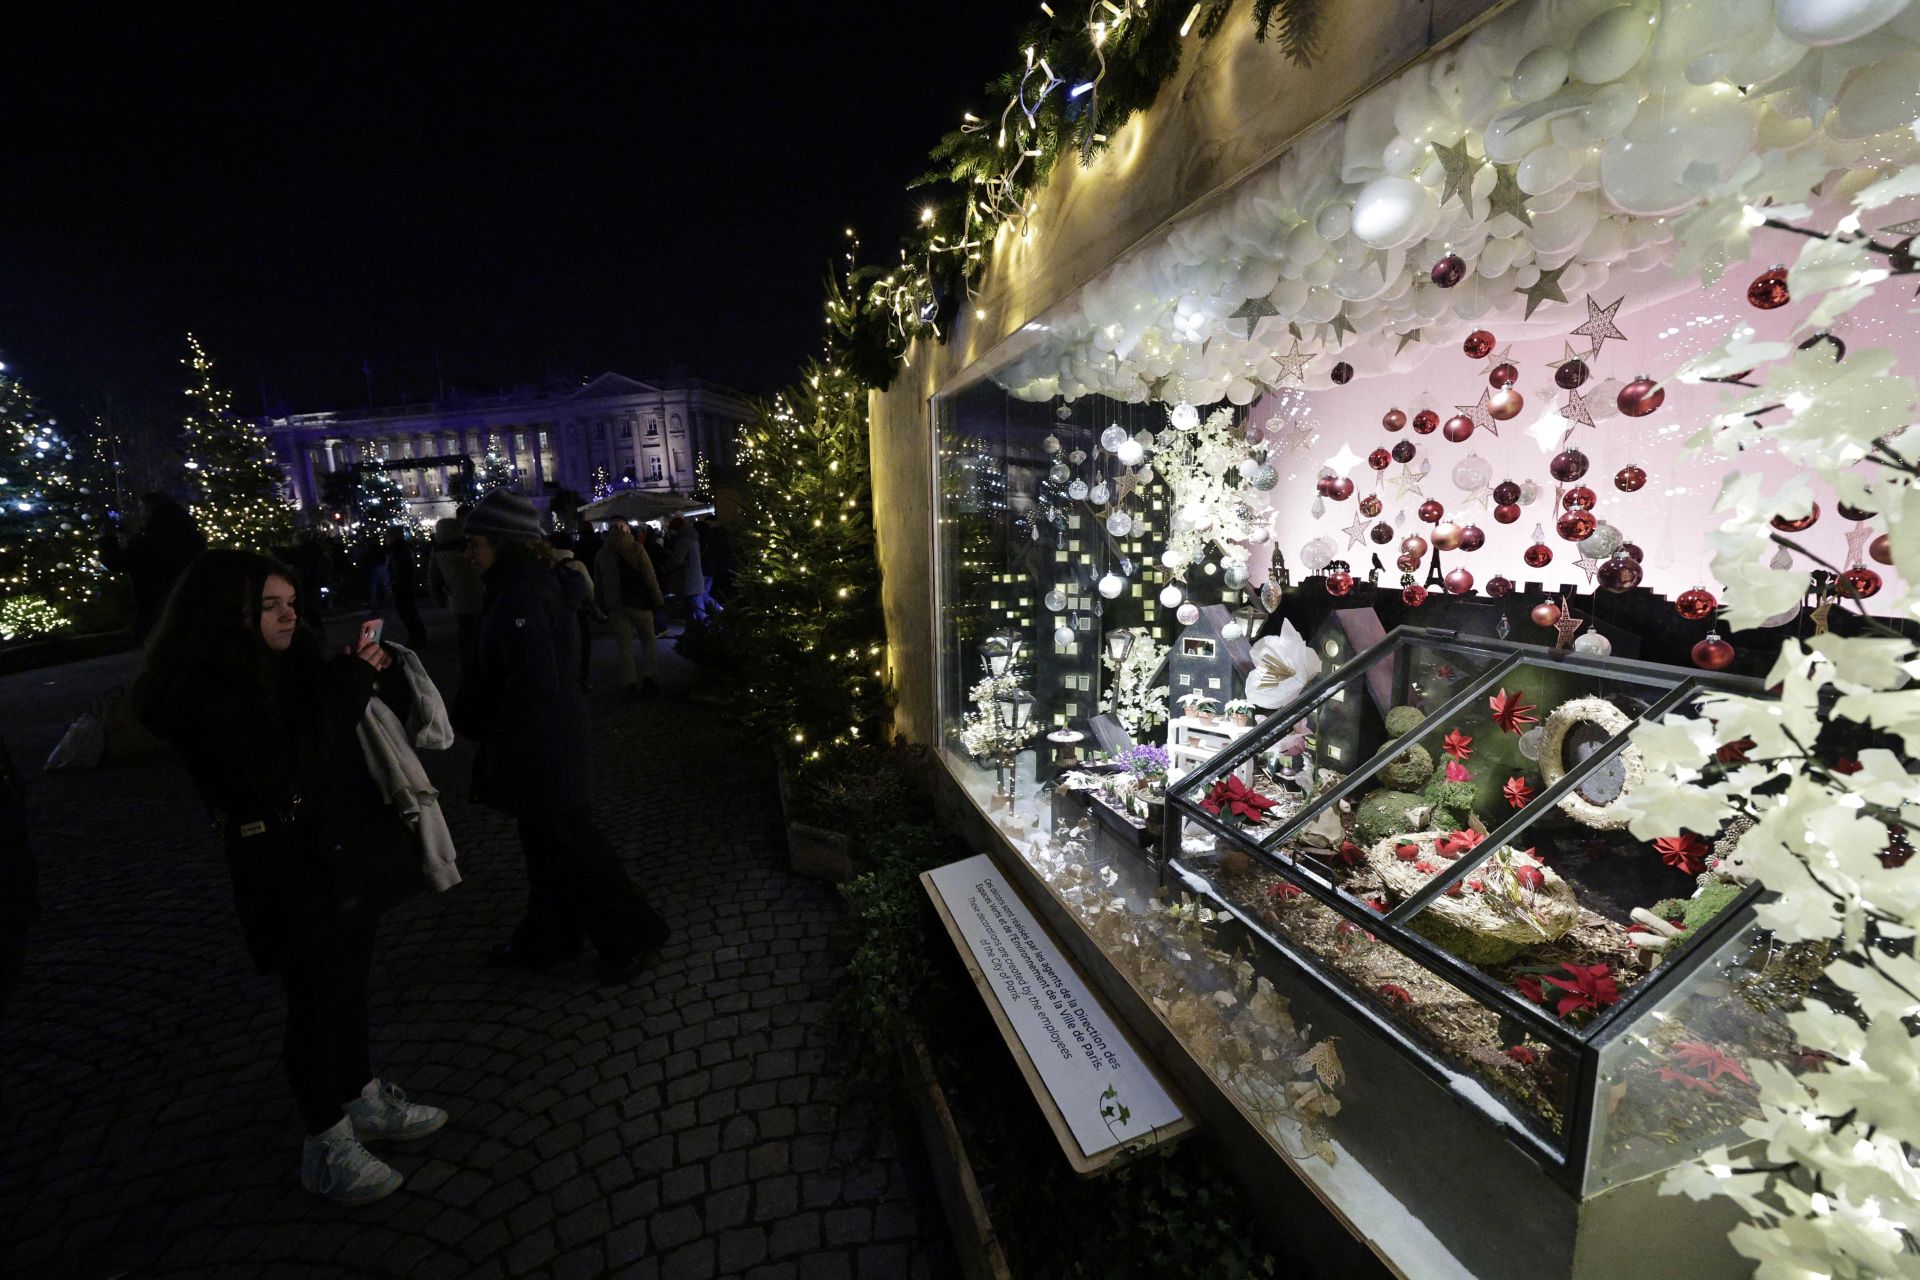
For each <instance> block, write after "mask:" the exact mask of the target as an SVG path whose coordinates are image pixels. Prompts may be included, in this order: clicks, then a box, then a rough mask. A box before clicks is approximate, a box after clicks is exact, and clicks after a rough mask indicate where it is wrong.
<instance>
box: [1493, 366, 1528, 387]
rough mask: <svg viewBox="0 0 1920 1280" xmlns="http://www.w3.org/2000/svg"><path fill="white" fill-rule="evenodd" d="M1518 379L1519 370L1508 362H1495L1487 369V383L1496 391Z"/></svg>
mask: <svg viewBox="0 0 1920 1280" xmlns="http://www.w3.org/2000/svg"><path fill="white" fill-rule="evenodd" d="M1518 381H1520V371H1519V370H1518V369H1516V368H1514V367H1513V366H1512V365H1510V364H1497V365H1495V366H1493V368H1491V369H1489V370H1487V385H1488V386H1490V387H1492V388H1493V389H1494V390H1495V391H1498V390H1499V389H1500V388H1502V387H1510V386H1512V385H1513V384H1514V383H1516V382H1518Z"/></svg>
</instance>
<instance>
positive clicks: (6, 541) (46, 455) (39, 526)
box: [0, 373, 98, 639]
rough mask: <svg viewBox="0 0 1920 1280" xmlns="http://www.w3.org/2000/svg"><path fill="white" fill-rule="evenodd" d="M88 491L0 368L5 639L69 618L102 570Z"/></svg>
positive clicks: (0, 568) (68, 455) (0, 622)
mask: <svg viewBox="0 0 1920 1280" xmlns="http://www.w3.org/2000/svg"><path fill="white" fill-rule="evenodd" d="M88 497H89V495H88V493H87V489H86V486H85V485H84V482H83V481H82V479H81V477H80V472H79V467H78V464H77V463H76V461H75V459H74V456H73V451H72V449H70V448H69V447H68V445H67V442H66V441H65V440H64V439H63V438H62V437H61V436H60V433H59V432H57V431H56V430H54V424H53V423H52V422H48V421H43V420H41V419H40V417H39V416H38V415H37V414H36V413H35V412H34V408H33V398H32V397H31V396H29V395H28V394H27V392H26V389H25V388H23V387H22V386H21V385H20V384H19V383H18V382H16V381H15V380H14V379H13V378H11V377H8V376H6V375H5V374H4V373H0V639H14V638H17V637H23V636H34V635H44V634H46V633H47V632H50V631H55V630H58V629H60V628H62V627H65V626H69V625H71V623H72V622H73V620H74V618H75V616H76V614H77V613H78V611H79V609H80V607H81V606H82V605H84V604H85V603H86V601H87V598H88V596H89V593H90V584H91V583H92V581H93V579H94V577H95V576H96V575H97V573H98V566H97V564H96V562H95V560H94V557H93V550H92V544H93V537H94V529H93V522H92V517H91V515H90V513H88V512H87V511H86V510H84V508H85V507H86V506H87V505H89V504H88Z"/></svg>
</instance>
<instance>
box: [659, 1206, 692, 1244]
mask: <svg viewBox="0 0 1920 1280" xmlns="http://www.w3.org/2000/svg"><path fill="white" fill-rule="evenodd" d="M699 1234H700V1213H699V1211H698V1210H697V1209H694V1208H693V1207H691V1206H690V1205H681V1206H680V1207H678V1208H676V1209H665V1210H662V1211H661V1212H659V1213H656V1214H654V1215H653V1247H654V1248H656V1249H672V1248H674V1247H675V1246H677V1245H683V1244H685V1243H686V1242H687V1241H689V1240H692V1239H694V1238H695V1237H697V1236H698V1235H699Z"/></svg>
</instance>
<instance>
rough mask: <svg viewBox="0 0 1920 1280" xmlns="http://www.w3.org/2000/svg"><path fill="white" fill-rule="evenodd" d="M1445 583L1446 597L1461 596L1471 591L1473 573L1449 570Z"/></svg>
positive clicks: (1462, 570) (1470, 571) (1467, 570)
mask: <svg viewBox="0 0 1920 1280" xmlns="http://www.w3.org/2000/svg"><path fill="white" fill-rule="evenodd" d="M1445 582H1446V584H1447V594H1448V595H1450V596H1463V595H1465V594H1467V592H1469V591H1471V590H1473V572H1472V570H1469V569H1449V570H1447V576H1446V579H1445Z"/></svg>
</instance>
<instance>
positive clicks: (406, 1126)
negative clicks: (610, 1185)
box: [133, 551, 447, 1205]
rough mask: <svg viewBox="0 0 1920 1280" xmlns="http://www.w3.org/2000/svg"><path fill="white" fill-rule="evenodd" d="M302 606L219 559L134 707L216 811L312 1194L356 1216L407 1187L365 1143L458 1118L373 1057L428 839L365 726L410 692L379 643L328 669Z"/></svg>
mask: <svg viewBox="0 0 1920 1280" xmlns="http://www.w3.org/2000/svg"><path fill="white" fill-rule="evenodd" d="M298 609H299V606H298V602H297V600H296V598H295V590H294V575H293V571H292V570H290V569H288V568H286V567H285V566H283V565H280V564H278V563H276V562H275V561H273V560H270V559H268V558H267V557H265V556H260V555H255V554H252V553H250V552H245V551H209V552H207V553H205V554H204V555H202V556H200V557H199V558H198V559H196V560H195V561H194V562H193V564H192V565H191V566H190V567H189V568H188V569H187V572H186V573H185V574H184V575H182V577H181V579H180V581H179V583H178V584H177V585H176V586H175V588H174V591H173V594H172V596H171V597H170V598H169V600H168V603H167V608H166V612H165V614H164V615H163V617H162V618H161V621H160V624H159V626H158V628H157V629H156V631H155V633H154V636H153V639H152V641H151V642H150V643H149V645H148V647H147V652H146V660H145V664H144V666H143V668H142V670H141V673H140V675H139V677H138V679H137V680H136V681H135V684H134V690H133V699H134V706H135V709H136V710H137V712H138V714H139V715H140V718H141V719H142V720H143V721H144V722H145V723H146V724H147V726H148V727H149V728H151V729H153V730H154V731H155V732H157V733H159V734H160V735H161V736H162V737H164V738H166V739H167V740H168V741H169V742H171V743H172V744H173V745H174V746H175V747H176V748H178V750H179V751H180V753H181V755H182V756H183V757H184V759H185V762H186V766H187V771H188V773H189V774H190V775H191V777H192V778H193V782H194V785H195V787H196V788H197V789H198V791H199V793H200V796H201V798H202V799H203V800H204V801H205V802H206V805H207V808H208V812H209V813H210V814H213V815H217V817H218V820H219V822H220V826H221V828H222V831H223V833H224V837H225V843H226V856H227V866H228V869H229V871H230V872H231V874H232V877H233V896H234V904H235V906H236V907H237V908H238V910H239V916H240V929H241V933H242V936H243V937H244V939H245V941H246V944H247V949H248V951H249V952H250V953H251V955H252V957H253V959H254V962H255V964H256V965H257V966H258V967H259V968H260V969H261V970H262V971H264V972H274V973H277V974H278V975H279V977H280V980H281V982H282V983H283V984H284V985H285V988H286V996H287V1022H286V1033H285V1038H284V1041H283V1044H282V1058H283V1061H284V1064H285V1067H286V1072H287V1078H288V1081H289V1082H290V1083H291V1085H292V1087H293V1095H294V1099H295V1101H296V1102H297V1104H298V1105H299V1108H300V1115H301V1119H302V1120H303V1121H304V1122H305V1126H306V1132H307V1139H306V1143H305V1145H304V1146H303V1148H302V1150H301V1157H300V1182H301V1185H302V1186H304V1187H305V1188H306V1189H307V1190H308V1191H311V1192H313V1193H315V1194H316V1195H319V1196H322V1197H324V1198H326V1199H328V1200H331V1201H333V1202H335V1203H336V1204H345V1205H356V1204H365V1203H368V1202H369V1201H373V1200H378V1199H380V1198H382V1197H383V1196H386V1195H388V1194H390V1193H392V1192H393V1191H394V1190H396V1189H397V1188H398V1187H399V1186H400V1183H401V1176H400V1174H399V1173H397V1172H396V1171H395V1170H394V1169H392V1168H391V1167H390V1166H389V1165H387V1163H386V1162H385V1161H383V1160H380V1159H378V1158H376V1157H375V1156H374V1155H372V1154H371V1153H370V1152H369V1151H368V1150H367V1149H366V1147H365V1146H364V1145H362V1142H363V1140H367V1141H375V1140H385V1141H409V1140H413V1139H418V1138H424V1137H426V1136H427V1135H428V1134H431V1133H433V1132H435V1131H436V1130H438V1129H439V1128H440V1127H441V1126H442V1125H444V1124H445V1123H446V1120H447V1113H446V1112H444V1111H442V1110H441V1109H440V1108H438V1107H430V1106H425V1105H422V1104H420V1103H416V1102H410V1101H408V1100H407V1097H406V1095H405V1094H404V1093H403V1092H402V1091H401V1090H400V1089H398V1088H396V1087H395V1086H394V1085H393V1084H392V1083H391V1082H386V1081H382V1080H380V1079H379V1078H378V1077H376V1076H375V1075H374V1074H373V1069H372V1066H371V1064H370V1060H369V1046H368V1040H369V1035H368V1026H367V982H368V975H369V970H370V968H371V965H372V958H373V938H374V930H375V926H376V924H377V922H378V920H379V917H380V915H381V913H382V912H383V911H384V910H386V909H387V908H388V907H390V906H393V905H394V904H396V903H398V902H399V901H400V900H402V899H403V898H405V897H407V896H409V895H410V894H412V893H415V892H418V891H419V890H420V889H421V888H423V887H424V879H423V873H422V852H421V846H420V842H419V840H418V839H417V838H416V836H415V834H414V832H413V831H412V830H411V829H410V828H409V827H408V826H407V825H406V824H405V821H404V820H403V819H402V818H401V816H400V814H399V813H398V811H396V810H395V809H394V808H393V807H391V806H390V805H389V803H388V800H387V797H386V796H385V795H384V794H383V793H382V792H381V790H380V789H379V787H378V785H377V784H376V782H375V780H374V777H373V775H372V773H371V772H370V769H369V764H368V759H367V756H366V754H365V751H364V749H363V747H362V744H361V739H360V734H359V727H360V724H361V721H362V719H363V718H365V717H367V716H368V714H369V704H370V702H371V701H372V700H373V699H375V698H376V697H378V698H379V699H381V700H382V701H384V702H386V703H387V705H388V706H389V707H391V708H392V709H393V711H394V713H395V715H396V716H397V717H398V718H399V719H400V720H402V721H403V722H404V721H405V720H406V718H407V713H408V711H409V710H410V707H411V703H412V696H411V693H410V690H409V686H408V683H407V680H406V678H405V676H404V673H403V672H402V671H401V669H400V664H398V663H396V662H394V661H393V659H392V657H391V655H389V654H388V653H387V651H386V650H384V649H382V648H381V647H380V645H379V644H378V643H368V644H364V645H360V646H359V647H358V648H357V649H354V650H353V651H352V652H345V653H341V654H338V655H335V656H334V657H333V658H331V659H328V658H327V657H326V655H325V653H324V650H323V646H322V643H321V641H320V639H319V637H318V635H317V634H316V633H315V632H313V631H312V630H310V629H308V628H306V627H303V626H300V625H299V613H298Z"/></svg>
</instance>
